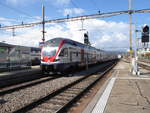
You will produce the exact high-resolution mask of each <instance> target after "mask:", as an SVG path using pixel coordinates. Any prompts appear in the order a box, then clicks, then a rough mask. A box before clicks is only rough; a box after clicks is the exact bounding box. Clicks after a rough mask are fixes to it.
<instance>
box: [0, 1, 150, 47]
mask: <svg viewBox="0 0 150 113" xmlns="http://www.w3.org/2000/svg"><path fill="white" fill-rule="evenodd" d="M132 1H133V4H132V6H133V9H135V10H138V9H149V8H150V6H149V5H150V0H132ZM42 4H44V5H45V8H46V9H45V10H46V14H45V15H46V18H47V19H57V18H64V17H66V15H67V14H69V15H70V17H72V16H81V15H87V14H95V13H97V12H98V11H99V10H100V11H101V12H104V13H107V12H113V11H122V10H128V0H0V8H1V10H0V24H2V25H13V24H20V23H21V22H22V21H24V22H25V23H30V22H34V21H38V20H39V19H40V17H41V6H42ZM97 20H98V21H97ZM128 20H129V17H128V15H120V16H115V17H109V18H102V19H94V20H89V21H92V22H94V21H96V22H97V23H99V24H98V25H99V27H104V28H106V29H99V31H98V30H97V29H96V28H97V27H98V26H92V25H90V23H88V22H89V21H87V23H88V25H87V23H86V22H85V27H86V29H87V30H89V31H91V32H90V36H91V37H94V38H92V40H91V41H92V42H93V45H94V44H95V41H96V39H98V38H97V37H96V36H95V35H96V34H97V35H100V36H101V37H102V39H107V38H108V37H109V38H108V39H109V40H110V39H111V38H114V37H115V36H116V37H117V36H120V35H121V36H122V37H126V39H125V40H126V42H127V43H126V44H124V46H128V41H127V40H128V39H127V38H128V30H129V29H128V27H127V26H128ZM80 23H81V22H74V23H71V24H73V25H74V24H75V25H74V26H76V25H77V24H78V27H79V26H80V27H81V25H80ZM135 23H136V24H137V25H138V29H140V26H142V25H144V24H148V25H149V24H150V13H144V14H134V15H133V24H135ZM109 25H112V26H114V28H111V29H109V30H110V31H107V32H105V30H108V28H110V26H109ZM117 25H122V28H120V27H119V26H117ZM116 26H117V28H116ZM57 27H59V28H60V31H57V30H58V29H56V28H57ZM89 27H91V28H89ZM115 28H116V29H118V32H117V31H114V29H115ZM119 28H120V29H119ZM34 29H37V30H40V27H38V28H34ZM34 29H33V28H32V29H28V30H34ZM54 29H56V31H54ZM66 29H69V30H68V31H67V30H66ZM71 29H72V28H71V26H70V25H68V24H67V23H64V24H55V25H52V26H50V27H47V30H49V31H50V33H49V34H54V33H56V32H61V33H63V32H65V33H64V34H66V35H64V36H67V37H69V36H72V35H71V34H74V33H73V31H72V30H71ZM77 29H79V28H77ZM23 30H24V35H25V36H28V35H29V34H30V33H29V31H27V30H26V29H23ZM23 30H17V31H16V32H17V33H18V37H21V36H23V32H22V31H23ZM51 30H52V31H51ZM124 30H125V31H124ZM53 32H54V33H53ZM97 32H101V34H98V33H97ZM28 33H29V34H28ZM111 33H113V34H114V37H111V36H112V34H111ZM117 33H118V34H120V33H122V34H120V35H118V34H117ZM0 34H1V35H2V36H3V35H4V34H5V35H4V37H5V38H2V39H0V40H1V41H2V40H5V39H7V40H9V39H10V34H11V33H10V34H9V35H8V32H7V31H0ZM27 34H28V35H27ZM47 34H48V33H47ZM67 34H69V35H67ZM39 35H40V32H39ZM35 36H38V35H37V34H35ZM49 36H50V37H51V36H55V35H48V37H49ZM33 37H34V36H33ZM39 37H41V36H39ZM74 37H75V36H74ZM104 37H107V38H104ZM48 39H50V38H48ZM10 40H11V41H8V42H9V43H14V42H15V38H14V39H13V40H14V41H12V39H10ZM16 40H17V39H16ZM76 40H77V41H81V39H79V38H78V39H77V38H76ZM109 40H108V41H109ZM36 41H37V40H36ZM38 41H39V40H38ZM38 41H37V42H38ZM121 41H122V40H121ZM33 42H34V40H33ZM37 42H36V43H37ZM112 42H113V40H112ZM112 42H111V43H109V42H107V41H106V42H105V43H101V45H102V46H104V45H106V44H107V43H108V44H109V45H112V46H113V43H112ZM119 43H120V42H118V44H119ZM18 44H23V43H18ZM31 44H32V43H31ZM96 45H99V44H95V45H94V46H96ZM121 45H122V44H121ZM29 46H30V45H29ZM35 46H37V44H35ZM102 46H99V47H102Z"/></svg>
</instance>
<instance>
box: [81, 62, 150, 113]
mask: <svg viewBox="0 0 150 113" xmlns="http://www.w3.org/2000/svg"><path fill="white" fill-rule="evenodd" d="M140 72H141V74H140V75H139V76H137V75H132V74H131V73H130V64H129V63H127V62H124V61H122V60H121V61H120V62H119V63H118V64H117V65H116V66H115V68H114V72H113V74H112V77H111V78H110V79H109V80H107V81H106V82H105V84H104V85H103V87H102V88H101V89H99V91H98V92H97V94H96V95H95V97H94V98H93V100H92V101H91V102H90V103H89V104H88V105H87V107H86V108H85V109H84V111H83V112H82V113H150V70H145V69H142V68H140Z"/></svg>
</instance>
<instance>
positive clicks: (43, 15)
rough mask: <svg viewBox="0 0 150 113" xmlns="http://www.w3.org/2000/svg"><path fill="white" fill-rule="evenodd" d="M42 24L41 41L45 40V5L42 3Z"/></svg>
mask: <svg viewBox="0 0 150 113" xmlns="http://www.w3.org/2000/svg"><path fill="white" fill-rule="evenodd" d="M42 18H43V20H42V26H43V30H42V35H43V38H42V41H43V42H45V33H46V32H45V7H44V5H42Z"/></svg>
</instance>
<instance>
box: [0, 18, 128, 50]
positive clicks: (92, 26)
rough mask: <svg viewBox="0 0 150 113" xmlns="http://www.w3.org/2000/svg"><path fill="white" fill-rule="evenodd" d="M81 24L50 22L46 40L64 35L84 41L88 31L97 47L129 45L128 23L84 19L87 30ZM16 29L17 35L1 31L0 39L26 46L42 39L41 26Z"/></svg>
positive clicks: (75, 22)
mask: <svg viewBox="0 0 150 113" xmlns="http://www.w3.org/2000/svg"><path fill="white" fill-rule="evenodd" d="M81 26H82V25H81V21H74V22H67V23H61V24H57V23H54V24H48V25H46V36H45V37H46V40H49V39H52V38H55V37H64V38H69V39H72V40H76V41H79V42H82V43H83V42H84V37H83V34H84V33H85V32H87V31H88V33H89V39H90V42H91V44H92V46H94V47H96V48H105V47H106V48H108V47H114V48H115V47H128V45H129V38H128V37H129V35H128V29H129V28H128V24H127V23H123V22H112V21H104V20H98V19H91V20H84V23H83V26H84V29H86V31H81ZM15 31H16V36H15V37H12V36H11V33H12V32H8V31H7V34H6V33H4V32H0V35H1V38H0V41H6V42H7V43H11V44H18V45H24V46H38V43H39V42H40V41H41V39H42V32H41V31H42V28H41V27H40V26H38V27H33V28H26V29H17V30H15ZM8 33H9V34H8Z"/></svg>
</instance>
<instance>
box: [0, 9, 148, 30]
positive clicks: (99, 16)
mask: <svg viewBox="0 0 150 113" xmlns="http://www.w3.org/2000/svg"><path fill="white" fill-rule="evenodd" d="M130 12H131V10H125V11H115V12H108V13H100V14H99V13H97V14H91V15H83V16H76V17H70V18H60V19H53V20H45V23H63V22H69V21H79V20H87V19H94V18H104V17H112V16H117V15H121V14H129V13H130ZM145 12H146V13H150V9H141V10H132V13H145ZM39 24H42V21H40V22H33V23H29V24H23V25H22V24H19V25H13V26H1V27H0V29H13V28H15V29H16V28H25V27H33V26H35V25H39Z"/></svg>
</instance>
